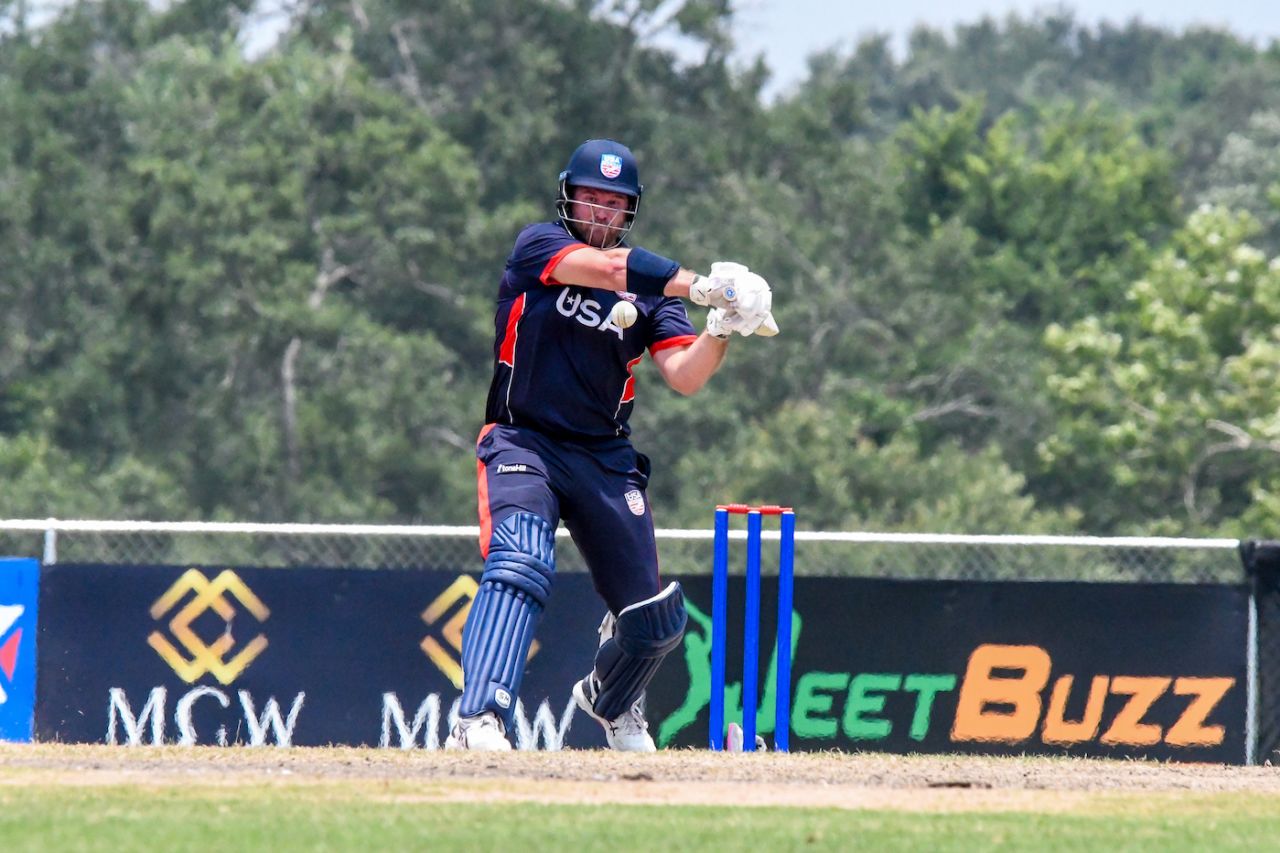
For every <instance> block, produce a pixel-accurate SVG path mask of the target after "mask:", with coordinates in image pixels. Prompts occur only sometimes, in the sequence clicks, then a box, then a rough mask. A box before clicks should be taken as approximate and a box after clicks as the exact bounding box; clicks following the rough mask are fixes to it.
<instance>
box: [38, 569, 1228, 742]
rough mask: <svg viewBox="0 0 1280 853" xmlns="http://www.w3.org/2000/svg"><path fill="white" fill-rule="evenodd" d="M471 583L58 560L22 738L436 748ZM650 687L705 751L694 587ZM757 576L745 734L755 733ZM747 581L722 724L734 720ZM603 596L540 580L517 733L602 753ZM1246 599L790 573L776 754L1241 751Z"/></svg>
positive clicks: (407, 573) (699, 619)
mask: <svg viewBox="0 0 1280 853" xmlns="http://www.w3.org/2000/svg"><path fill="white" fill-rule="evenodd" d="M477 579H478V576H477V575H476V574H469V573H451V572H447V571H436V570H421V571H419V570H396V571H367V570H348V569H258V568H234V567H233V568H225V567H209V566H206V567H194V568H191V567H180V568H179V567H167V566H111V565H68V564H63V565H56V566H49V567H45V568H44V569H43V575H42V579H41V583H40V606H39V609H40V625H39V633H40V641H39V643H38V645H37V649H38V655H39V658H38V673H37V678H38V684H37V693H36V714H35V733H36V738H37V739H39V740H61V741H66V742H98V743H101V742H104V741H105V742H114V743H160V742H163V743H184V742H185V743H201V744H214V743H255V744H280V745H284V744H292V745H298V746H302V745H323V744H352V745H369V746H378V745H381V746H388V747H410V746H417V747H427V748H433V747H436V746H439V745H440V744H441V743H442V742H443V738H444V735H445V734H446V733H447V727H448V722H449V716H450V713H451V710H452V709H453V707H454V703H455V701H456V699H457V698H458V695H459V688H458V685H459V684H460V683H461V681H460V677H461V676H460V671H459V669H458V663H457V662H458V659H459V651H458V643H459V641H460V638H461V630H462V624H463V621H464V620H465V616H466V612H467V609H468V607H469V605H470V601H471V597H472V595H473V593H474V591H475V589H476V581H477ZM681 580H682V582H683V583H684V586H685V590H686V596H687V600H688V602H689V612H690V619H689V627H688V631H687V633H686V636H685V639H684V642H683V644H682V646H681V647H680V648H679V649H677V650H676V651H675V652H673V653H672V655H671V656H670V657H669V658H668V660H667V663H666V664H665V666H664V667H663V669H662V671H661V672H660V673H659V675H658V678H657V679H656V680H655V682H654V683H653V685H652V687H651V689H650V695H649V719H650V728H651V731H652V732H653V734H654V736H655V738H656V739H657V740H658V742H659V745H661V746H705V745H706V742H707V704H708V697H709V695H710V665H709V652H710V636H711V624H710V617H709V614H710V612H711V606H710V604H711V602H710V582H709V578H707V577H705V576H700V577H693V578H684V579H681ZM771 592H772V584H771V583H770V582H769V581H768V580H766V583H765V596H764V599H765V604H764V611H765V612H764V613H763V614H762V618H761V631H760V633H761V645H762V648H761V661H760V672H761V688H762V691H763V693H764V695H763V696H762V697H761V702H760V712H759V716H758V731H760V732H761V733H762V734H764V735H766V739H768V740H770V741H772V738H771V733H772V731H773V708H774V703H773V691H772V678H771V675H772V665H773V646H772V639H773V637H774V622H775V619H774V618H773V611H772V596H771ZM741 593H742V583H741V579H740V578H734V579H733V583H732V584H731V598H732V602H731V607H730V617H731V618H730V624H729V638H730V644H729V646H730V655H729V659H728V681H729V685H728V689H727V699H726V719H729V720H732V719H740V718H741V711H740V708H741V695H740V675H739V673H740V672H741V643H740V638H741V630H742V611H741V602H742V595H741ZM603 613H604V608H603V605H602V604H601V603H600V601H599V599H598V597H597V596H596V594H595V592H594V591H593V589H592V587H591V583H590V580H589V578H588V577H587V576H585V575H582V574H561V575H560V576H558V577H557V579H556V583H555V588H554V590H553V593H552V597H551V603H550V605H549V606H548V609H547V611H546V613H545V614H544V616H543V619H542V622H541V625H540V627H539V630H538V635H537V645H536V646H535V648H534V650H533V654H532V656H531V658H530V662H529V666H528V669H527V671H526V675H525V680H524V684H523V687H522V690H521V696H520V700H521V702H520V708H519V709H518V712H517V725H516V728H517V731H515V732H512V733H511V734H512V739H513V741H515V742H516V743H517V745H519V746H523V747H526V748H561V747H599V746H602V745H603V742H604V741H603V737H602V734H601V730H600V728H599V726H598V725H597V724H596V723H595V722H594V721H592V720H590V719H588V718H586V717H585V715H583V714H582V713H581V712H578V711H576V710H575V708H574V706H573V704H572V701H571V699H570V698H569V695H570V689H571V687H572V685H573V682H574V681H575V680H576V679H578V678H580V677H581V676H582V675H583V674H585V673H586V672H587V671H588V670H589V668H590V665H591V660H592V657H593V655H594V651H595V646H596V640H597V637H596V628H597V626H598V624H599V620H600V617H601V616H602V615H603ZM1246 614H1247V593H1246V591H1245V590H1244V589H1242V588H1237V587H1226V586H1184V585H1129V584H1124V585H1121V584H1115V585H1112V584H1071V583H1034V584H1020V583H1004V582H982V583H969V582H937V581H887V580H870V579H852V578H800V579H798V580H797V582H796V593H795V611H794V613H793V617H792V620H793V626H794V630H793V646H794V650H795V651H794V661H793V666H792V671H793V678H792V701H791V713H790V718H791V730H792V736H791V746H792V749H793V750H813V749H831V748H836V749H845V750H856V749H866V750H877V751H892V752H973V753H1046V754H1070V755H1103V756H1117V757H1120V756H1126V757H1154V758H1161V759H1178V760H1192V761H1215V762H1230V763H1240V762H1242V761H1243V760H1244V751H1245V746H1244V719H1245V700H1246V696H1245V651H1244V650H1245V634H1246V629H1247V615H1246Z"/></svg>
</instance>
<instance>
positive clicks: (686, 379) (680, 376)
mask: <svg viewBox="0 0 1280 853" xmlns="http://www.w3.org/2000/svg"><path fill="white" fill-rule="evenodd" d="M728 349H729V342H728V341H727V340H722V339H720V338H716V337H713V336H711V335H709V334H707V333H705V332H703V333H702V334H701V335H698V337H697V339H696V340H695V341H694V342H693V343H692V344H690V345H689V347H688V348H687V349H684V350H681V351H680V352H676V353H672V354H671V357H670V359H668V361H667V362H666V363H665V364H664V365H663V367H664V368H665V370H663V371H662V372H663V378H665V379H666V380H667V384H668V385H670V386H671V387H672V388H674V389H675V390H676V391H678V392H680V393H681V394H684V395H685V396H688V395H690V394H695V393H697V392H698V391H699V390H701V389H702V386H704V385H706V384H707V380H708V379H710V378H711V377H712V376H714V375H715V372H716V371H717V370H719V369H720V365H721V364H722V363H723V362H724V356H725V353H726V352H727V351H728Z"/></svg>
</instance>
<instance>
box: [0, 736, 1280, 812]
mask: <svg viewBox="0 0 1280 853" xmlns="http://www.w3.org/2000/svg"><path fill="white" fill-rule="evenodd" d="M355 781H362V782H364V783H373V784H368V785H366V786H362V787H367V789H368V790H369V791H370V793H371V794H372V795H374V796H375V797H376V796H377V792H378V791H379V790H382V792H383V794H384V795H386V796H389V797H391V798H393V799H397V800H402V799H410V800H413V801H422V802H494V801H495V800H503V799H506V800H513V801H531V802H545V803H626V804H679V805H712V806H719V805H724V806H751V805H758V806H766V805H767V806H804V807H819V808H823V807H827V808H831V807H835V808H849V809H889V810H904V811H929V812H948V811H1019V810H1033V811H1039V812H1045V811H1050V812H1053V811H1064V812H1069V811H1075V810H1077V809H1082V808H1083V809H1088V810H1092V809H1096V808H1098V807H1102V808H1104V809H1105V808H1107V807H1108V806H1111V807H1113V808H1125V807H1126V806H1125V804H1126V803H1132V802H1134V801H1135V800H1136V799H1140V800H1141V801H1142V802H1145V803H1147V804H1148V805H1157V804H1159V803H1164V804H1165V805H1172V804H1173V803H1176V802H1178V801H1179V800H1180V799H1182V798H1185V797H1187V796H1189V795H1190V796H1191V797H1195V796H1196V795H1212V794H1217V793H1230V792H1241V793H1243V792H1249V793H1280V771H1278V770H1276V769H1274V768H1271V767H1226V766H1221V765H1209V764H1158V763H1154V762H1144V761H1101V760H1089V759H1064V758H1029V757H1015V758H993V757H978V756H894V755H880V754H870V753H867V754H837V753H797V754H793V755H779V754H769V753H764V754H755V755H727V754H715V753H710V752H705V751H697V750H679V751H669V752H660V753H658V754H656V755H621V754H613V753H610V752H606V751H600V752H595V751H576V750H575V751H565V752H553V753H548V752H515V753H507V754H503V755H493V754H456V753H444V752H427V751H421V750H418V751H406V752H401V751H393V750H374V749H349V748H325V749H317V748H294V749H278V748H259V749H248V748H216V747H134V748H126V747H118V746H117V747H108V746H69V745H60V744H0V786H2V785H14V784H40V785H53V786H57V785H67V786H69V787H72V786H77V787H78V786H94V785H121V784H124V785H136V786H141V787H150V786H170V785H177V786H191V785H202V786H203V785H213V786H223V785H225V786H240V785H262V784H268V785H273V784H278V785H282V786H283V785H290V786H292V785H310V784H317V785H319V784H334V783H338V784H341V783H344V782H355ZM379 783H384V784H379ZM415 783H421V784H420V785H418V784H415Z"/></svg>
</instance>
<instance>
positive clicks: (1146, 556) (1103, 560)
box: [0, 518, 1243, 583]
mask: <svg viewBox="0 0 1280 853" xmlns="http://www.w3.org/2000/svg"><path fill="white" fill-rule="evenodd" d="M765 523H766V527H767V526H768V521H767V520H766V522H765ZM479 534H480V529H479V527H477V526H474V525H455V526H451V525H374V524H261V523H248V522H178V521H100V520H70V519H54V518H47V519H11V520H0V554H14V555H18V556H33V557H34V556H39V557H41V559H42V560H43V561H44V563H46V564H48V565H51V564H54V563H129V564H161V563H163V564H178V563H193V564H228V565H259V566H278V567H288V566H352V567H361V568H411V567H448V568H451V569H454V570H458V569H464V570H465V569H468V568H478V567H479V549H478V547H477V545H478V537H479ZM730 535H731V536H732V537H733V539H734V540H742V539H744V538H745V536H746V533H745V531H743V530H741V529H735V530H733V531H732V532H731V534H730ZM712 536H713V534H712V531H711V530H710V529H678V528H660V529H659V530H658V531H657V537H658V541H659V553H660V556H661V558H662V563H663V570H664V571H667V572H671V573H682V572H688V573H705V572H708V571H709V566H710V562H711V560H710V541H711V539H712ZM558 537H559V540H560V547H559V549H558V550H559V553H558V556H557V563H558V567H559V568H560V569H562V570H565V571H581V570H582V569H583V568H584V567H583V564H582V559H581V556H580V555H579V554H578V553H577V550H576V549H575V548H573V546H572V543H571V542H570V541H569V540H568V533H567V531H565V530H564V529H561V530H560V531H558ZM764 539H765V540H766V541H776V540H777V539H778V533H777V531H776V530H770V529H766V530H765V532H764ZM1238 547H1239V542H1238V541H1237V540H1235V539H1190V538H1188V539H1180V538H1173V537H1119V536H1045V535H987V534H982V535H962V534H945V533H877V532H867V531H856V532H849V531H827V532H824V531H806V530H801V531H797V532H796V571H797V573H798V574H811V575H860V576H873V577H921V578H923V577H929V578H955V579H973V580H984V579H1011V580H1090V581H1100V580H1101V581H1107V580H1111V581H1176V582H1190V583H1196V582H1230V581H1234V580H1240V579H1242V578H1243V569H1242V568H1241V565H1240V560H1239V558H1238V557H1237V555H1236V552H1237V549H1238ZM771 550H773V549H770V548H768V547H766V548H765V570H766V572H767V571H768V570H769V569H770V563H771V560H770V556H771V554H770V551H771ZM773 561H776V554H774V555H773Z"/></svg>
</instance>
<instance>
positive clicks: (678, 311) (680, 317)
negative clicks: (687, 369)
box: [649, 296, 698, 353]
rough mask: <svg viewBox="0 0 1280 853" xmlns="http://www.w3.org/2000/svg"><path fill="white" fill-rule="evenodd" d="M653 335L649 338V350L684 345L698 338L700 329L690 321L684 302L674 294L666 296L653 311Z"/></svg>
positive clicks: (653, 350)
mask: <svg viewBox="0 0 1280 853" xmlns="http://www.w3.org/2000/svg"><path fill="white" fill-rule="evenodd" d="M652 328H653V336H652V338H651V339H650V340H649V352H651V353H654V352H658V351H659V350H664V349H667V348H669V347H683V346H688V345H689V344H691V343H693V342H694V341H695V340H697V338H698V330H697V329H695V328H694V327H693V323H691V322H689V315H688V313H686V312H685V308H684V302H683V301H682V300H680V299H678V298H677V297H674V296H664V297H663V298H662V301H661V302H659V303H658V307H657V309H656V310H655V311H654V312H653V324H652Z"/></svg>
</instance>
